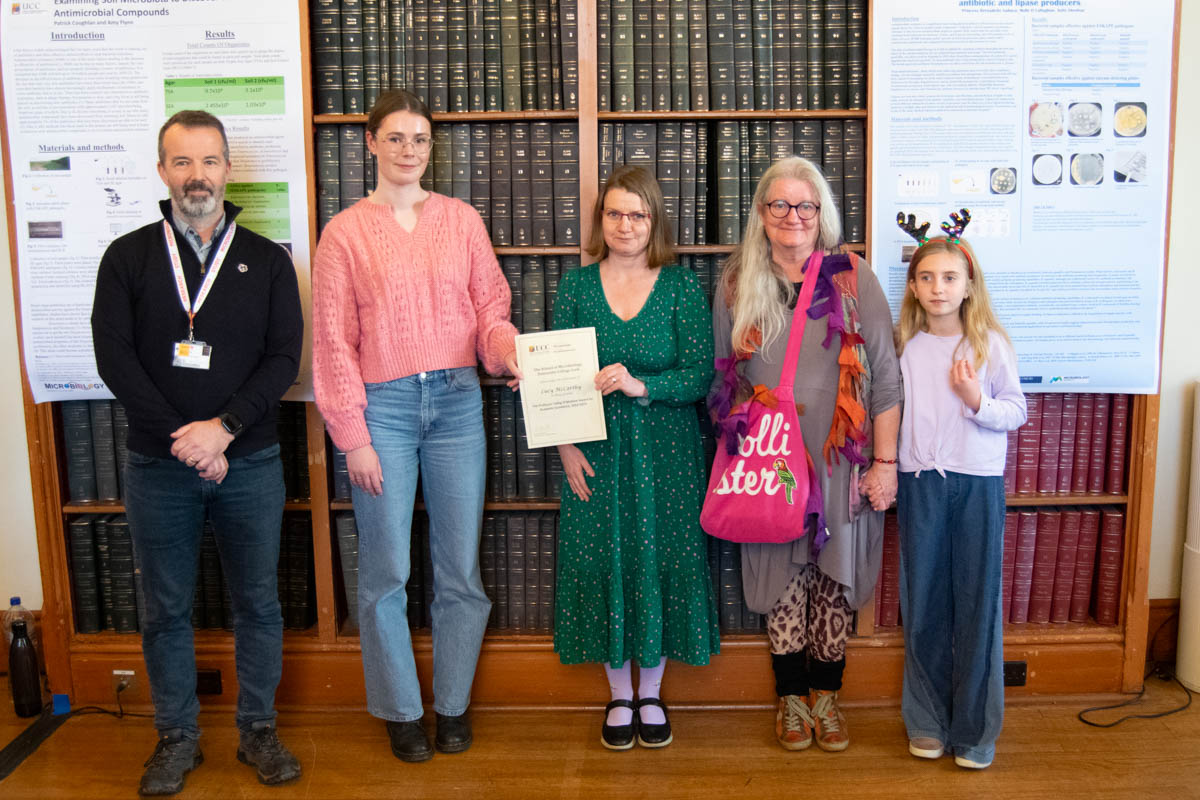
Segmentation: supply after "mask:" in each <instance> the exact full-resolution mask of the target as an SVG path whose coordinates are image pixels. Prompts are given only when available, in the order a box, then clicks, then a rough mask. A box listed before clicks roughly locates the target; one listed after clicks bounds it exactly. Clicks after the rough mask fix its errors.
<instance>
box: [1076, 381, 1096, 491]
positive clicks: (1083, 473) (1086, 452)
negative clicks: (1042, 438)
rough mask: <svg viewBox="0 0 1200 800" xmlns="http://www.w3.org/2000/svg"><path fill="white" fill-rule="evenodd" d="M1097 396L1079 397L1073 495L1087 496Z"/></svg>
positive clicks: (1085, 394) (1084, 395)
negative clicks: (1093, 419) (1093, 415)
mask: <svg viewBox="0 0 1200 800" xmlns="http://www.w3.org/2000/svg"><path fill="white" fill-rule="evenodd" d="M1095 405H1096V395H1094V394H1090V393H1084V394H1081V395H1079V413H1078V414H1076V415H1075V469H1073V470H1072V471H1071V493H1072V494H1086V493H1087V487H1088V470H1089V469H1090V468H1091V464H1092V414H1093V413H1094V410H1095Z"/></svg>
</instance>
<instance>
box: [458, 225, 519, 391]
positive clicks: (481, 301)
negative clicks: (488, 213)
mask: <svg viewBox="0 0 1200 800" xmlns="http://www.w3.org/2000/svg"><path fill="white" fill-rule="evenodd" d="M472 211H473V209H472ZM473 216H474V217H475V219H474V224H472V225H471V226H470V229H471V230H470V242H469V245H468V247H469V251H470V258H471V276H470V292H471V302H472V304H474V306H475V324H476V331H477V334H476V336H477V341H476V350H477V351H478V353H479V360H480V361H482V362H483V366H484V369H486V370H487V371H488V372H489V373H491V374H492V375H504V374H505V373H506V372H507V369H506V367H505V366H504V358H505V356H507V355H508V354H509V353H511V352H513V351H514V350H515V349H516V344H515V343H514V342H513V337H515V336H516V335H517V329H516V328H515V327H513V324H512V322H510V321H509V316H510V314H511V312H512V292H511V291H510V290H509V288H508V279H507V278H505V277H504V272H503V271H502V270H501V269H500V263H499V262H498V261H497V260H496V253H495V251H494V250H492V242H491V240H490V239H489V238H488V234H487V229H486V228H484V225H483V220H482V219H480V218H479V216H478V215H474V214H473Z"/></svg>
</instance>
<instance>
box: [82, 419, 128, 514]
mask: <svg viewBox="0 0 1200 800" xmlns="http://www.w3.org/2000/svg"><path fill="white" fill-rule="evenodd" d="M88 412H89V414H90V416H91V427H92V458H93V461H94V463H95V465H96V497H97V498H99V499H100V500H107V501H109V502H116V501H117V500H120V499H121V484H120V481H118V480H117V447H116V443H115V441H114V437H113V418H112V401H110V400H89V401H88Z"/></svg>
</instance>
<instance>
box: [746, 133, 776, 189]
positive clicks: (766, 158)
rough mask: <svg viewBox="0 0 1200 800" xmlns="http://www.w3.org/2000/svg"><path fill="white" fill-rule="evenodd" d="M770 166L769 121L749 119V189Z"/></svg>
mask: <svg viewBox="0 0 1200 800" xmlns="http://www.w3.org/2000/svg"><path fill="white" fill-rule="evenodd" d="M769 166H771V123H770V121H768V120H765V119H755V120H751V121H750V191H751V196H753V192H754V188H755V187H756V186H758V181H759V179H760V178H761V177H762V176H763V173H764V172H766V171H767V167H769Z"/></svg>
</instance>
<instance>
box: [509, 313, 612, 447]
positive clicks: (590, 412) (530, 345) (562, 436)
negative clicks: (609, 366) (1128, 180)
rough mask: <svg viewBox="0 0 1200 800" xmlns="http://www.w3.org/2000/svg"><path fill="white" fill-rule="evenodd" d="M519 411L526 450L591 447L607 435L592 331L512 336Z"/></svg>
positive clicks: (581, 330)
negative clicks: (519, 377)
mask: <svg viewBox="0 0 1200 800" xmlns="http://www.w3.org/2000/svg"><path fill="white" fill-rule="evenodd" d="M517 366H518V367H520V368H521V374H522V375H523V376H524V377H523V378H522V380H521V410H522V411H523V412H524V414H525V437H526V439H528V441H529V446H530V447H550V446H551V445H557V444H575V443H576V442H594V441H597V440H599V439H604V438H606V437H607V436H608V433H607V430H606V428H605V425H604V399H603V396H602V395H601V394H600V391H599V390H598V389H597V388H596V385H595V383H594V381H595V379H596V373H597V372H599V371H600V360H599V357H598V355H597V353H596V329H595V328H569V329H567V330H561V331H544V332H542V333H523V334H521V335H519V336H517Z"/></svg>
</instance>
